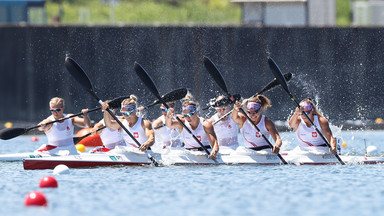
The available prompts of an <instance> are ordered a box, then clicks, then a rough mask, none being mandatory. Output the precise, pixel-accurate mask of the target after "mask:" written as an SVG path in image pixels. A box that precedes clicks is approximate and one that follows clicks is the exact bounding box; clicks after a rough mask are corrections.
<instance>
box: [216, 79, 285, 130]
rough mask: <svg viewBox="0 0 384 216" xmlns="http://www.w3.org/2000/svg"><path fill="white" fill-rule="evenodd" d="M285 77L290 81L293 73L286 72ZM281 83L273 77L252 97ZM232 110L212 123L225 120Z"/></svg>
mask: <svg viewBox="0 0 384 216" xmlns="http://www.w3.org/2000/svg"><path fill="white" fill-rule="evenodd" d="M284 77H285V79H286V80H287V82H288V81H289V80H291V78H292V73H286V74H284ZM279 84H280V83H279V82H278V81H277V79H276V78H274V79H273V80H272V81H271V82H270V83H268V85H266V86H265V87H264V88H263V89H262V90H261V91H259V92H258V93H256V94H254V95H252V97H256V96H257V95H259V94H262V93H264V92H266V91H268V90H271V89H273V88H274V87H276V86H277V85H279ZM235 99H236V97H235ZM237 100H238V99H237ZM232 111H233V109H232V110H230V111H229V112H227V113H226V114H225V115H223V116H221V117H220V118H219V119H217V120H216V121H215V122H213V123H212V124H213V125H215V124H217V123H218V122H219V121H221V120H223V119H224V118H226V117H227V116H229V115H230V114H231V113H232Z"/></svg>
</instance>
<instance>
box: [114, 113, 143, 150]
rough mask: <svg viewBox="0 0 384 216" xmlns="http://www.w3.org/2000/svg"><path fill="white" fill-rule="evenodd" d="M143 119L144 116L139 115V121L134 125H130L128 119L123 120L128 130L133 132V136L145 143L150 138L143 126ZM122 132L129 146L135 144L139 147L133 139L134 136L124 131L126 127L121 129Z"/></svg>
mask: <svg viewBox="0 0 384 216" xmlns="http://www.w3.org/2000/svg"><path fill="white" fill-rule="evenodd" d="M142 121H143V118H142V117H138V119H137V122H136V124H135V125H134V126H133V127H129V124H128V121H127V120H125V119H124V121H123V122H122V123H123V125H124V126H125V128H127V129H128V131H129V132H131V134H132V135H133V137H135V138H136V140H137V141H138V142H139V143H140V144H143V143H145V142H146V141H147V140H148V138H147V136H145V132H144V129H143V127H142V126H141V122H142ZM121 134H122V135H123V138H124V141H125V143H126V144H127V145H128V146H134V147H137V148H138V146H137V144H136V142H135V141H133V140H132V138H131V137H130V136H129V135H128V134H127V133H126V132H125V131H124V129H121Z"/></svg>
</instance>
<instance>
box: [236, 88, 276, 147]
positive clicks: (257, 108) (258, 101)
mask: <svg viewBox="0 0 384 216" xmlns="http://www.w3.org/2000/svg"><path fill="white" fill-rule="evenodd" d="M244 104H245V105H246V109H245V110H246V113H247V114H248V116H249V118H250V119H251V120H252V122H253V123H255V125H256V126H257V127H258V128H259V129H260V132H258V131H257V129H256V128H255V127H254V126H253V125H252V123H251V122H250V121H249V120H248V119H247V117H246V116H245V115H243V114H242V113H240V112H239V109H240V108H241V106H242V105H241V103H240V102H239V101H236V103H235V105H234V108H233V111H232V119H233V121H235V122H236V123H238V124H239V126H240V134H241V136H243V140H244V146H245V147H246V148H249V149H252V150H255V151H260V150H266V151H268V152H271V149H270V146H269V145H268V143H267V141H266V140H265V139H264V138H263V136H262V134H263V135H264V136H265V137H266V138H267V139H269V137H270V136H272V139H273V140H274V141H275V145H274V146H273V149H272V152H273V153H275V154H278V153H279V151H280V146H281V143H282V142H281V138H280V135H279V133H278V132H277V129H276V127H275V125H274V124H273V122H272V121H271V120H269V119H268V118H267V117H266V116H265V115H263V114H262V111H263V110H265V109H266V108H267V107H270V106H271V102H270V100H269V99H268V98H267V97H265V96H264V95H257V96H255V97H251V98H249V99H247V100H245V101H244Z"/></svg>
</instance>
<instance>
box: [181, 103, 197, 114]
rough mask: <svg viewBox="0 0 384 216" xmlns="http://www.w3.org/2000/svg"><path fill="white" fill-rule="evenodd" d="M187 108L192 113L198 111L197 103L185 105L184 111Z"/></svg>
mask: <svg viewBox="0 0 384 216" xmlns="http://www.w3.org/2000/svg"><path fill="white" fill-rule="evenodd" d="M185 110H187V111H189V112H190V113H195V112H196V106H195V105H188V106H184V107H183V112H184V111H185Z"/></svg>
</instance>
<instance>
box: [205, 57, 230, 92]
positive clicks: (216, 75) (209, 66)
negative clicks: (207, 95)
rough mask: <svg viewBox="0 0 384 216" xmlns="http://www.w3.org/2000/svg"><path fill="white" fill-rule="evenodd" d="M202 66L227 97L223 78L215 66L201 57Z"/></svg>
mask: <svg viewBox="0 0 384 216" xmlns="http://www.w3.org/2000/svg"><path fill="white" fill-rule="evenodd" d="M203 59H204V66H205V68H206V69H207V71H208V73H209V74H211V76H212V78H213V79H214V80H215V81H216V83H217V84H218V85H219V86H220V88H221V89H222V90H223V91H224V92H225V93H226V94H228V95H229V92H228V89H227V85H226V84H225V81H224V78H223V76H222V75H221V73H220V71H219V70H218V69H217V67H216V65H215V64H214V63H213V62H212V61H211V60H210V59H209V58H208V57H206V56H204V57H203Z"/></svg>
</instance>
